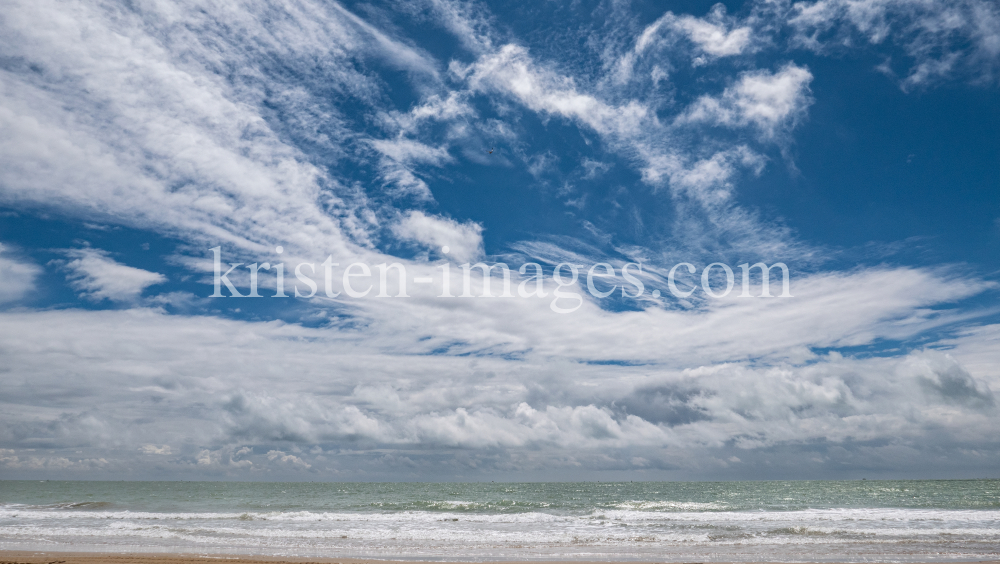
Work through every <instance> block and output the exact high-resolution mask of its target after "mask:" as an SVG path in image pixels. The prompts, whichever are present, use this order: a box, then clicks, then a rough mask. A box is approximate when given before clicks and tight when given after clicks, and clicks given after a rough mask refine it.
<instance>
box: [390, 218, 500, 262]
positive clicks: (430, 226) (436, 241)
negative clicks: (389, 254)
mask: <svg viewBox="0 0 1000 564" xmlns="http://www.w3.org/2000/svg"><path fill="white" fill-rule="evenodd" d="M392 229H393V232H394V233H395V234H396V236H397V237H399V238H401V239H404V240H410V241H416V242H417V243H420V244H422V245H425V246H427V247H429V248H431V249H433V250H435V251H438V252H440V249H441V247H444V246H447V247H449V248H450V255H449V256H450V257H451V258H452V259H454V260H455V261H458V262H459V263H461V262H466V261H469V262H472V261H475V260H476V258H478V257H479V256H480V255H481V254H482V252H483V235H482V233H483V228H482V226H480V225H479V224H477V223H459V222H457V221H455V220H453V219H448V218H445V217H437V216H432V215H427V214H425V213H423V212H421V211H411V212H409V213H407V214H406V215H405V216H403V217H402V218H401V219H400V220H399V222H398V223H396V224H395V225H393V228H392Z"/></svg>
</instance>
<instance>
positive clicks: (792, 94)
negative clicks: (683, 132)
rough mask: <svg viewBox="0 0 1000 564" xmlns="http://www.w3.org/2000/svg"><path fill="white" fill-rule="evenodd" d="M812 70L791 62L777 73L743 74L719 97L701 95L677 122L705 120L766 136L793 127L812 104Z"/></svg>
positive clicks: (772, 135)
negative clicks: (746, 128) (810, 93)
mask: <svg viewBox="0 0 1000 564" xmlns="http://www.w3.org/2000/svg"><path fill="white" fill-rule="evenodd" d="M812 78H813V77H812V73H810V72H809V70H808V69H806V68H804V67H799V66H796V65H794V64H788V65H785V66H784V67H783V68H781V69H780V70H778V71H777V72H773V73H772V72H769V71H753V72H746V73H743V74H742V75H741V76H740V78H739V80H738V81H737V82H736V84H734V85H733V86H731V87H729V88H726V90H725V92H723V93H722V96H720V97H712V96H703V97H701V98H699V99H698V101H697V102H696V103H695V104H693V105H692V107H691V108H689V109H688V110H687V112H685V113H684V114H683V115H681V116H680V117H679V118H678V121H679V122H680V123H697V122H707V123H711V124H716V125H722V126H726V127H746V126H752V127H754V128H756V130H757V132H758V134H759V135H760V136H761V137H763V138H765V139H773V138H775V137H776V136H777V135H778V134H779V133H782V132H785V131H788V130H790V129H791V128H793V127H794V126H795V125H796V123H797V122H798V121H799V120H801V119H802V117H803V116H804V115H805V111H806V109H807V108H808V107H809V105H810V104H811V103H812V98H811V97H810V95H809V83H810V82H811V81H812Z"/></svg>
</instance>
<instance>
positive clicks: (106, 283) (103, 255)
mask: <svg viewBox="0 0 1000 564" xmlns="http://www.w3.org/2000/svg"><path fill="white" fill-rule="evenodd" d="M66 254H67V255H68V256H69V257H70V258H71V259H72V260H70V261H69V262H67V263H66V265H65V268H66V270H68V271H69V274H68V275H67V276H66V278H67V279H68V280H69V282H70V286H71V287H72V288H73V289H74V290H76V291H77V292H79V293H80V294H81V295H82V296H83V297H85V298H87V299H90V300H94V301H101V300H105V299H107V300H111V301H115V302H133V301H135V300H137V299H138V298H139V296H140V295H141V294H142V292H143V291H144V290H145V289H146V288H148V287H149V286H152V285H154V284H162V283H163V282H166V281H167V277H166V276H164V275H162V274H159V273H157V272H150V271H148V270H143V269H141V268H135V267H132V266H127V265H124V264H121V263H119V262H117V261H115V260H114V259H112V258H111V257H110V255H109V254H108V253H107V252H105V251H102V250H100V249H91V248H85V249H72V250H68V251H66Z"/></svg>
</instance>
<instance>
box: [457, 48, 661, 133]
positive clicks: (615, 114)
mask: <svg viewBox="0 0 1000 564" xmlns="http://www.w3.org/2000/svg"><path fill="white" fill-rule="evenodd" d="M451 69H452V72H453V73H455V74H456V75H458V76H460V77H462V78H465V79H466V80H468V82H469V85H470V87H471V88H472V89H473V90H494V89H496V90H500V91H502V92H504V93H506V94H509V95H511V96H513V97H515V98H516V99H518V100H519V101H520V102H521V103H523V104H524V105H525V106H527V107H528V108H530V109H532V110H534V111H537V112H542V113H547V114H555V115H558V116H562V117H565V118H568V119H573V120H577V121H579V122H581V123H583V124H585V125H586V126H588V127H590V128H592V129H594V130H595V131H597V132H599V133H602V134H606V135H626V136H627V135H632V134H635V133H637V132H638V131H639V128H640V126H641V125H642V124H643V123H644V122H646V121H647V120H648V110H647V108H645V107H644V106H643V105H642V104H640V103H638V102H629V103H626V104H624V105H621V106H614V105H610V104H607V103H605V102H602V101H601V100H599V99H598V98H596V97H595V96H593V95H590V94H586V93H582V92H580V91H579V89H578V88H577V86H576V84H575V83H574V81H573V80H572V79H571V78H568V77H566V76H562V75H560V74H558V73H556V72H554V71H551V70H546V69H544V68H540V67H539V65H537V64H536V63H535V62H534V60H532V58H531V56H530V55H529V54H528V50H527V49H525V48H524V47H521V46H519V45H514V44H508V45H504V46H503V47H501V48H500V49H499V50H498V51H496V52H494V53H490V54H487V55H484V56H482V57H481V58H480V59H479V60H478V61H476V62H475V63H473V64H472V65H471V66H468V67H462V66H461V65H459V64H458V63H452V65H451Z"/></svg>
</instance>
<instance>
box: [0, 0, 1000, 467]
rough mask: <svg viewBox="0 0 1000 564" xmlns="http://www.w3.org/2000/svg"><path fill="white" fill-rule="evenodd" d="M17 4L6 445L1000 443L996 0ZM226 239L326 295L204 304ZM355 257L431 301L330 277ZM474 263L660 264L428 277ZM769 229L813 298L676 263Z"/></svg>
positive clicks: (466, 448)
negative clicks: (558, 308)
mask: <svg viewBox="0 0 1000 564" xmlns="http://www.w3.org/2000/svg"><path fill="white" fill-rule="evenodd" d="M0 29H2V32H0V130H2V131H3V135H2V136H0V244H2V245H3V247H2V249H0V350H2V351H3V361H2V365H3V370H2V375H0V387H2V389H3V393H2V394H0V403H2V404H3V409H2V410H0V468H2V472H3V474H2V475H3V476H6V477H12V478H22V477H37V476H40V475H44V476H47V477H52V478H102V477H103V478H111V477H113V478H136V479H139V478H211V479H267V480H271V479H303V480H315V479H325V480H397V479H402V480H427V479H434V480H437V479H455V480H479V479H761V478H860V477H868V478H875V477H927V478H931V477H955V478H960V477H982V476H984V475H990V474H991V472H995V470H994V469H995V468H996V467H998V463H1000V450H998V447H1000V443H998V442H997V439H996V434H995V432H992V430H994V429H996V428H998V425H1000V420H998V416H1000V414H998V411H997V406H996V400H995V391H996V390H997V389H998V386H1000V372H998V366H1000V358H998V356H997V353H996V352H994V351H995V350H1000V347H998V344H1000V343H998V341H1000V311H998V308H997V305H998V302H997V296H998V286H997V283H998V278H1000V277H998V272H1000V259H998V257H1000V190H998V188H1000V141H998V140H997V132H998V131H1000V110H998V103H997V100H998V99H1000V98H998V96H997V94H998V86H1000V9H998V7H997V5H996V4H995V3H993V2H988V1H986V0H963V1H961V2H944V1H939V0H920V1H916V0H913V1H905V0H815V1H802V2H787V1H782V0H774V1H764V0H758V1H751V2H746V3H740V2H730V3H725V4H712V3H709V2H676V3H642V2H571V3H558V2H548V3H503V2H495V3H480V2H456V1H451V0H408V1H405V2H392V3H378V2H373V3H369V2H344V3H337V2H332V1H319V0H298V1H295V2H291V1H288V2H269V1H264V0H258V1H255V2H248V3H241V4H239V5H230V4H225V3H218V2H207V1H200V0H185V1H184V2H178V3H171V4H169V5H168V4H161V3H157V2H152V1H148V2H110V1H109V2H73V1H55V0H44V1H32V2H28V1H24V2H21V1H14V2H12V3H9V4H8V6H6V7H5V8H4V14H3V15H2V16H0ZM491 149H492V151H493V152H492V153H490V150H491ZM278 246H281V247H282V253H281V254H280V255H279V254H278V253H277V252H276V248H277V247H278ZM443 246H448V247H449V249H450V252H449V253H448V254H444V253H442V247H443ZM215 247H220V248H221V250H222V255H223V262H231V263H240V262H242V263H245V264H249V263H253V262H265V261H267V262H269V263H275V264H276V263H278V262H282V263H283V264H285V265H286V266H285V271H286V280H285V288H286V291H287V292H289V293H291V292H292V291H293V289H294V288H296V287H297V288H299V289H301V290H302V291H303V292H305V291H307V289H306V288H305V286H303V285H302V283H300V282H296V281H295V275H294V273H293V271H294V268H295V265H297V264H299V263H309V264H313V265H315V267H316V272H317V275H315V276H314V280H315V281H316V282H317V283H318V285H319V287H320V294H319V295H318V296H316V297H313V298H310V299H302V298H289V299H276V298H273V297H271V296H272V295H273V294H274V293H275V291H276V286H275V284H276V282H275V279H274V274H273V271H271V273H268V274H262V275H261V282H260V284H261V293H262V294H264V295H265V296H267V297H265V298H261V299H236V298H211V297H209V296H210V295H211V294H212V292H213V263H212V258H213V255H212V252H211V250H210V249H212V248H215ZM327 257H330V258H331V260H333V261H335V262H338V263H339V264H340V265H341V266H340V267H338V268H340V269H341V270H338V271H337V274H335V276H334V282H333V284H334V287H335V288H334V289H336V290H343V288H342V280H343V279H342V278H340V273H341V272H342V269H343V267H344V266H346V265H347V264H349V263H352V262H360V263H364V264H368V265H376V264H380V263H391V262H399V263H400V264H402V265H403V266H404V267H405V268H406V269H407V272H408V274H409V276H410V278H411V280H410V283H409V287H410V290H411V297H409V298H398V299H397V298H377V297H375V294H374V293H372V294H371V295H370V296H368V297H365V298H358V299H353V298H348V297H346V296H345V295H343V294H342V295H341V296H340V297H337V298H327V297H325V296H323V291H322V288H323V283H324V282H323V277H322V276H321V273H322V267H321V266H319V265H320V263H322V262H323V261H324V259H326V258H327ZM477 261H485V262H486V263H491V264H492V263H494V262H504V263H506V264H509V265H511V267H512V268H513V270H514V271H515V276H514V285H515V287H516V286H517V284H518V283H519V282H522V281H523V278H519V277H518V275H517V272H516V269H517V267H518V266H520V265H522V264H525V263H531V262H534V263H538V264H540V265H542V266H543V268H544V270H545V272H546V276H547V278H546V280H545V282H544V284H545V288H546V289H547V290H548V291H552V290H554V289H555V282H553V280H552V278H551V276H552V272H553V269H554V268H555V267H556V265H558V264H559V263H563V262H565V263H572V264H579V265H587V266H588V267H589V265H593V264H596V263H608V264H609V266H610V267H611V268H613V269H614V270H615V273H616V275H617V278H616V279H615V280H614V283H617V284H622V282H623V278H622V274H621V271H622V267H623V266H624V265H626V264H628V263H634V264H641V265H642V268H643V272H642V275H641V277H640V279H641V281H642V283H643V284H644V288H645V292H644V293H643V294H642V295H641V296H639V297H636V298H632V297H623V296H622V295H621V294H620V293H615V294H613V295H612V296H610V297H608V298H604V299H597V298H595V297H592V296H590V295H589V294H588V293H587V285H586V283H585V272H586V271H585V270H584V279H581V281H580V282H579V284H578V285H577V288H576V290H577V291H578V293H579V294H580V295H581V299H580V300H579V301H578V302H577V303H578V305H579V307H578V308H577V309H576V310H575V311H573V312H572V313H567V314H560V313H556V312H555V311H554V310H553V307H552V303H553V302H552V301H551V296H550V297H549V298H547V299H542V298H538V297H534V298H523V297H514V298H476V299H466V300H462V299H456V300H449V299H441V298H436V297H435V296H437V292H439V291H440V290H441V284H442V283H443V279H442V275H441V267H442V266H443V265H445V264H450V268H451V271H450V272H451V273H452V278H451V284H452V287H453V288H458V287H460V286H461V278H460V272H461V268H460V265H461V264H463V263H466V262H468V263H475V262H477ZM758 261H763V262H766V263H767V264H773V263H775V262H781V263H784V264H786V265H787V266H788V268H789V270H790V272H791V280H792V282H791V289H792V292H791V293H792V297H785V298H770V299H768V298H751V299H746V298H744V299H740V298H738V297H737V296H738V293H739V288H737V290H736V291H734V293H732V294H731V295H729V296H727V297H724V298H719V299H713V298H710V297H708V296H706V294H705V293H704V292H703V291H702V290H698V289H697V288H695V289H696V292H695V293H694V294H692V295H691V296H690V297H688V298H679V297H676V296H674V295H673V294H672V293H671V291H670V287H669V285H668V281H667V274H668V272H669V271H670V269H671V267H672V266H674V265H675V264H678V263H681V262H688V263H691V264H693V265H695V266H696V267H697V273H696V274H695V275H690V276H689V275H686V274H684V273H683V271H682V276H681V283H680V285H681V287H682V288H687V287H688V286H687V284H688V283H693V284H695V285H697V284H698V276H700V272H701V271H702V269H703V268H704V267H705V266H707V265H709V264H711V263H715V262H718V263H723V264H726V265H729V266H731V267H732V268H733V269H736V276H737V280H736V282H737V286H739V283H740V280H739V273H740V271H739V270H738V269H737V265H738V264H743V263H751V264H752V263H756V262H758ZM237 272H243V274H240V275H234V276H233V281H234V283H235V284H236V286H237V287H238V288H239V289H240V291H243V292H245V291H246V290H247V289H248V285H249V278H248V277H247V274H246V271H245V269H243V270H240V271H237ZM775 272H777V271H775ZM715 274H716V277H715V278H713V280H714V284H716V286H715V287H716V288H718V287H719V286H718V284H720V283H722V284H724V279H722V278H720V277H719V276H721V275H720V271H719V270H718V269H717V270H716V271H715ZM414 276H418V277H419V276H431V277H436V278H434V280H435V281H434V284H433V288H426V289H418V288H417V287H415V286H414V282H413V281H412V278H413V277H414ZM491 282H492V283H493V285H494V286H496V285H497V284H499V283H500V280H499V279H497V278H494V279H492V280H491ZM296 284H297V285H296ZM472 284H473V285H474V286H475V287H476V288H481V287H482V285H483V284H484V280H483V279H482V277H481V276H480V277H478V278H477V277H473V279H472ZM752 284H753V294H754V295H759V294H760V280H759V277H755V278H754V279H753V280H752ZM619 287H620V286H619ZM626 287H628V288H629V291H630V292H632V291H634V286H629V285H626ZM425 290H426V291H425ZM654 290H656V291H657V292H659V294H658V295H659V297H654V295H653V294H652V292H653V291H654ZM772 290H775V286H774V285H773V284H772ZM779 291H780V288H778V289H777V290H776V291H775V292H774V293H775V294H777V293H779ZM560 303H563V304H565V303H566V302H560Z"/></svg>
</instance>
